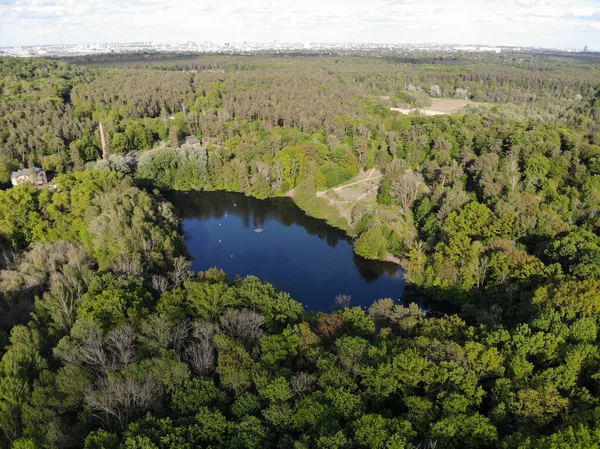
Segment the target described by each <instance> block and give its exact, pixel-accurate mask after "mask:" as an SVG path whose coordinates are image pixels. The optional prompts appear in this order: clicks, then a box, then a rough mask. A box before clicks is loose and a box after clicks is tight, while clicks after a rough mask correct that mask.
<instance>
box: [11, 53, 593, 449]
mask: <svg viewBox="0 0 600 449" xmlns="http://www.w3.org/2000/svg"><path fill="white" fill-rule="evenodd" d="M450 98H453V99H462V100H467V102H468V104H467V106H466V107H465V108H463V109H461V110H459V111H457V112H454V113H450V114H440V115H433V116H427V115H422V114H418V113H411V114H408V115H402V114H400V113H398V112H396V111H393V110H391V108H426V107H428V106H430V105H431V104H432V102H433V101H438V100H440V99H450ZM100 123H102V127H103V129H104V133H105V138H106V139H105V140H106V148H105V149H104V151H103V150H102V139H101V134H100V125H99V124H100ZM191 135H193V136H196V137H197V138H198V139H199V141H200V144H198V145H189V144H186V143H184V138H185V137H186V136H191ZM34 166H35V167H44V169H45V170H46V171H47V172H48V173H49V175H50V178H51V181H50V185H48V186H45V187H43V188H38V187H37V186H34V185H33V184H30V183H23V184H21V185H18V186H16V187H11V173H12V172H13V171H14V170H17V169H20V168H32V167H34ZM375 172H377V173H379V174H380V178H378V180H379V184H378V189H377V190H376V191H375V192H373V194H372V197H373V198H372V206H373V207H367V206H365V205H364V204H363V203H360V202H357V203H355V205H353V206H352V207H351V208H350V209H349V210H348V212H347V213H340V211H339V210H338V209H336V208H335V207H332V201H334V200H335V199H336V197H335V196H327V195H324V193H325V192H328V191H329V189H332V188H334V187H339V186H343V185H344V184H346V183H348V182H350V181H351V180H353V179H356V178H357V176H358V177H360V176H364V174H365V173H375ZM0 186H1V187H2V188H1V189H0V310H2V313H1V314H0V347H2V349H1V351H0V354H1V359H0V430H1V432H0V447H5V448H7V449H8V448H14V449H37V448H80V447H84V448H140V449H141V448H144V449H146V448H198V447H206V448H293V449H302V448H313V447H316V448H324V449H325V448H331V449H333V448H340V449H341V448H382V449H384V448H385V449H392V448H393V449H396V448H407V449H408V448H414V449H417V448H420V449H435V448H499V449H512V448H515V449H516V448H519V449H534V448H536V449H537V448H540V449H542V448H582V449H583V448H600V351H599V349H598V348H599V343H600V339H599V338H600V337H599V335H598V331H599V329H598V326H599V325H600V320H599V318H600V58H599V57H598V55H595V54H578V55H577V54H576V55H573V54H560V53H531V54H530V53H524V52H513V53H511V52H506V53H502V54H498V55H496V54H490V55H483V56H481V57H478V58H475V57H473V55H471V54H452V55H444V54H439V55H438V54H429V53H423V54H419V53H412V54H409V55H399V54H391V53H390V54H383V55H379V56H378V57H374V56H365V55H354V54H334V55H330V56H327V57H324V56H320V55H306V54H304V55H302V54H294V55H269V54H263V55H256V56H217V55H215V56H205V55H203V56H199V55H193V54H187V55H167V54H154V55H153V54H132V55H103V56H94V57H89V56H86V57H76V58H68V59H65V60H47V59H35V58H34V59H15V58H0ZM174 190H175V191H190V190H207V191H208V190H226V191H234V192H241V193H244V194H246V195H249V196H255V197H258V198H266V197H274V196H290V197H292V199H293V201H294V202H295V203H296V204H297V205H298V206H300V207H301V208H302V209H303V210H305V211H306V212H307V213H308V214H309V215H312V216H315V217H317V218H322V219H324V220H326V221H327V222H328V223H330V224H331V225H333V226H336V227H338V228H341V229H343V230H344V231H345V232H347V233H348V234H349V235H350V236H352V237H353V239H354V249H355V252H356V253H357V254H359V255H361V256H363V257H367V258H372V259H380V260H390V259H393V260H397V261H398V262H399V263H401V265H402V267H403V269H404V272H405V273H404V276H405V279H406V281H407V282H408V285H407V289H406V293H405V297H404V298H403V303H402V304H401V303H399V302H397V301H394V300H392V299H389V298H372V299H373V304H372V306H371V307H370V308H369V309H368V310H364V309H361V308H360V307H350V306H340V307H339V309H338V310H335V311H332V312H331V313H324V312H318V313H313V312H307V311H306V310H305V308H304V307H303V305H302V304H301V303H299V302H298V301H295V300H294V299H293V298H291V297H290V296H289V295H288V294H287V293H285V292H279V291H277V290H276V289H275V288H274V287H273V286H271V285H270V284H268V283H264V282H261V280H259V279H257V278H256V277H252V276H250V277H246V278H243V279H241V278H235V279H230V278H228V277H227V275H226V274H225V273H224V272H223V271H221V270H219V267H216V268H212V269H210V270H208V271H205V272H193V271H192V270H191V263H190V260H189V254H188V253H187V251H186V247H185V243H184V238H183V235H182V230H181V219H180V217H179V213H178V211H177V210H176V208H175V207H173V206H172V205H171V204H170V203H169V201H168V200H167V199H166V195H165V194H166V193H168V192H170V191H174ZM424 301H434V302H439V303H450V304H452V306H453V307H454V308H455V309H456V310H457V313H455V314H447V315H441V314H431V313H428V312H427V310H425V309H424V308H422V307H420V306H419V304H421V305H422V304H423V302H424Z"/></svg>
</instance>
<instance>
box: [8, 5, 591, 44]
mask: <svg viewBox="0 0 600 449" xmlns="http://www.w3.org/2000/svg"><path fill="white" fill-rule="evenodd" d="M61 36H62V40H63V42H64V43H91V42H106V41H110V42H134V41H151V40H154V41H167V42H174V41H176V40H177V39H181V40H195V41H205V40H208V41H216V42H233V41H235V42H242V41H251V42H272V41H273V40H277V41H280V42H304V41H312V42H324V41H328V42H348V41H351V42H382V43H422V42H439V43H463V44H496V45H523V46H526V45H527V46H544V47H564V48H583V46H584V45H587V46H588V47H589V48H590V49H595V50H600V0H571V1H566V0H296V1H288V0H278V1H272V0H252V1H250V0H246V1H240V0H215V1H210V0H209V1H205V0H135V1H131V0H0V47H5V46H14V45H35V44H56V43H59V42H60V39H61Z"/></svg>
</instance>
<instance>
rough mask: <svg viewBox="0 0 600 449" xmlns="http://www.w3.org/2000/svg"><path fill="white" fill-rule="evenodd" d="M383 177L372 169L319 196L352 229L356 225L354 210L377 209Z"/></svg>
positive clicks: (319, 193)
mask: <svg viewBox="0 0 600 449" xmlns="http://www.w3.org/2000/svg"><path fill="white" fill-rule="evenodd" d="M381 177H382V174H381V172H380V171H379V170H377V169H371V170H369V171H368V172H366V173H365V172H363V173H360V174H359V175H358V176H356V177H355V178H353V179H352V180H351V181H350V182H349V183H347V184H344V185H342V186H338V187H334V188H331V189H329V190H326V191H322V192H317V196H319V197H323V198H325V199H327V200H328V201H329V204H330V205H331V206H332V207H335V208H336V209H337V210H338V211H339V213H340V215H341V216H343V217H345V218H346V219H347V220H348V223H349V224H350V227H351V228H352V227H353V226H354V224H355V223H354V220H353V217H352V210H353V209H354V208H355V207H357V206H359V207H361V208H364V209H365V210H367V211H370V210H374V209H376V208H377V190H378V188H379V184H380V182H381Z"/></svg>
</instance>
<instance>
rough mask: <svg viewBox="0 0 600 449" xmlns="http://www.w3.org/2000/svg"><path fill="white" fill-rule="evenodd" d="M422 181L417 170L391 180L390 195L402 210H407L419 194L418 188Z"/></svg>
mask: <svg viewBox="0 0 600 449" xmlns="http://www.w3.org/2000/svg"><path fill="white" fill-rule="evenodd" d="M422 183H423V176H422V175H421V174H420V173H417V172H413V171H411V172H409V173H406V174H405V175H403V176H402V177H400V179H398V180H396V181H393V182H392V187H391V192H392V196H393V197H394V198H395V199H396V201H398V202H399V203H400V204H401V205H402V208H403V209H404V210H409V209H410V207H411V206H412V204H413V203H414V202H415V200H416V199H417V198H418V195H419V188H420V186H421V184H422Z"/></svg>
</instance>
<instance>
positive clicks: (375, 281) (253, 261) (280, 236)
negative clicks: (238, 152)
mask: <svg viewBox="0 0 600 449" xmlns="http://www.w3.org/2000/svg"><path fill="white" fill-rule="evenodd" d="M170 199H171V201H172V202H173V204H175V206H176V207H177V208H178V209H179V211H180V212H181V214H182V217H183V229H184V234H185V237H186V244H187V247H188V251H189V252H190V253H191V254H192V255H193V256H194V258H195V259H194V261H193V263H192V268H193V269H194V270H196V271H201V270H206V269H208V268H210V267H217V268H221V269H223V270H224V271H225V272H226V273H227V274H228V275H229V277H230V278H231V279H233V278H234V277H235V276H236V275H240V276H247V275H255V276H257V277H259V278H260V279H261V280H263V281H267V282H269V283H271V284H273V285H274V286H275V287H276V288H277V289H279V290H282V291H286V292H289V293H290V295H291V296H292V297H293V298H294V299H297V300H299V301H301V302H302V303H303V304H305V305H306V306H307V309H310V310H322V311H330V310H331V309H332V308H333V306H334V304H335V298H336V296H337V295H340V294H341V295H350V296H351V297H352V299H351V303H350V304H351V305H360V306H365V307H368V306H369V305H371V304H372V303H373V301H375V300H377V299H380V298H394V299H398V298H400V297H401V296H402V294H403V292H404V280H403V277H402V270H401V269H399V268H398V267H397V266H396V265H393V264H390V263H385V262H377V261H371V260H366V259H363V258H361V257H359V256H356V255H355V254H354V253H353V251H352V242H351V240H350V239H349V238H348V237H347V236H346V235H345V234H344V232H342V231H340V230H339V229H336V228H333V227H331V226H329V225H327V224H326V223H325V222H324V221H322V220H317V219H314V218H311V217H308V216H307V215H305V214H304V212H302V211H301V210H300V209H299V208H298V207H297V206H296V205H295V204H294V203H293V202H292V201H291V200H290V199H288V198H274V199H268V200H258V199H255V198H248V197H245V196H243V195H241V194H236V193H225V192H192V193H176V194H174V195H173V197H172V198H170ZM257 228H261V229H262V230H263V232H260V233H257V232H255V230H256V229H257Z"/></svg>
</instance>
